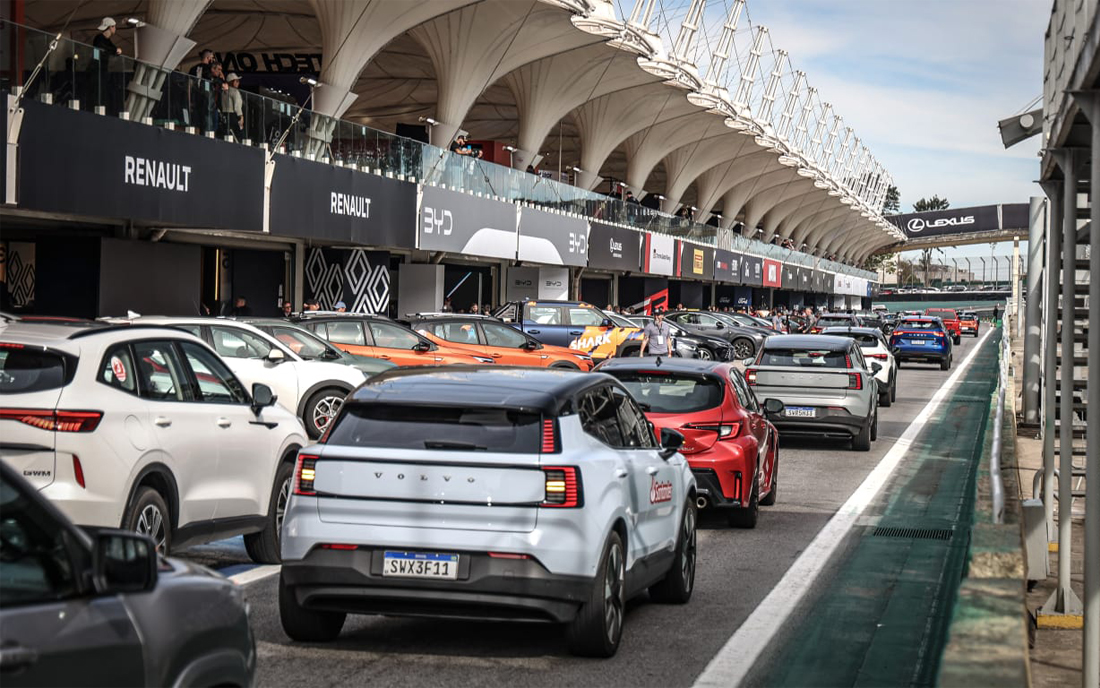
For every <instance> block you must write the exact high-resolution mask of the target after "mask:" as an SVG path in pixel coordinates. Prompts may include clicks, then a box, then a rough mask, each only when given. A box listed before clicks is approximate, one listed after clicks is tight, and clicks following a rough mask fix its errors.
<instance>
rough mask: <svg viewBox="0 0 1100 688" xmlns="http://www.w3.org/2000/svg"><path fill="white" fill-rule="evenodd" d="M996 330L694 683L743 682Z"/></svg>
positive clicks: (703, 686) (721, 686) (709, 687)
mask: <svg viewBox="0 0 1100 688" xmlns="http://www.w3.org/2000/svg"><path fill="white" fill-rule="evenodd" d="M992 333H993V330H992V329H989V330H986V333H985V336H983V337H982V338H981V339H979V340H978V346H976V347H974V350H973V351H971V352H970V354H969V355H968V356H967V357H966V360H965V361H963V363H962V365H960V366H958V367H957V368H956V369H955V372H954V374H952V375H951V377H949V378H947V381H946V382H945V383H944V384H943V385H942V386H941V387H940V388H939V390H937V391H936V393H935V394H934V395H932V398H931V399H929V400H928V403H927V404H925V406H924V408H923V409H921V411H920V413H918V414H917V416H916V417H915V418H914V419H913V422H912V423H910V424H909V427H907V428H906V429H905V432H904V433H902V435H901V437H899V438H898V440H897V441H896V442H895V443H894V446H892V447H890V450H889V451H888V452H886V456H884V457H882V460H881V461H879V463H878V465H877V466H875V469H874V470H873V471H871V473H870V474H869V475H868V476H867V477H866V478H865V479H864V480H863V483H862V484H860V486H859V487H858V488H856V491H855V492H853V493H852V496H851V497H849V498H848V501H846V502H845V503H844V505H843V506H841V507H840V510H839V511H837V512H836V514H835V515H834V516H833V517H832V518H831V519H829V522H828V523H826V524H825V527H824V528H822V529H821V532H819V533H818V534H817V537H815V538H814V539H813V541H812V542H810V544H809V546H808V547H806V549H805V551H803V552H802V554H801V556H799V557H798V559H796V560H795V562H794V564H792V565H791V568H790V569H788V570H787V573H786V574H784V575H783V578H781V579H780V580H779V583H777V584H776V586H775V587H774V588H772V591H771V592H770V593H768V596H767V597H765V598H764V600H763V601H762V602H761V603H760V605H759V606H758V607H757V608H756V609H755V610H754V611H753V613H752V614H750V615H749V618H748V619H746V620H745V623H743V624H741V627H740V628H738V629H737V631H736V632H735V633H734V634H733V635H732V636H730V639H729V640H727V641H726V644H725V645H723V646H722V649H721V650H719V651H718V654H716V655H714V658H713V659H711V660H710V663H709V664H708V665H707V668H706V669H704V670H703V673H701V674H699V677H698V678H696V679H695V687H694V688H730V687H731V686H738V685H740V684H741V682H742V681H744V680H745V677H746V676H747V675H748V673H749V670H750V669H752V667H753V665H754V664H756V661H757V659H759V658H760V655H761V654H762V653H763V652H764V650H765V649H766V648H767V647H768V645H769V644H770V643H771V641H772V639H773V638H774V637H775V636H776V634H777V633H778V632H779V629H781V628H782V627H783V625H784V624H785V623H786V622H787V618H788V617H789V616H790V615H791V613H792V612H794V610H795V608H796V607H797V606H798V603H799V602H800V601H801V600H802V598H803V597H804V596H805V595H806V593H807V592H808V591H809V589H810V587H811V586H812V585H813V583H814V580H815V579H816V578H817V576H818V575H819V574H820V573H821V571H822V569H824V568H825V565H826V564H827V563H828V561H829V558H830V557H832V555H833V553H834V552H835V551H836V549H837V547H838V546H839V545H840V543H841V541H843V540H844V537H845V536H846V535H847V534H848V531H849V530H851V528H852V526H853V525H855V523H856V521H857V520H858V519H859V517H860V515H862V514H863V511H864V510H865V509H866V508H867V506H868V505H870V504H871V502H873V501H874V499H875V497H876V496H877V495H878V493H879V491H880V490H881V489H882V487H883V486H884V485H885V484H886V481H887V480H888V479H889V478H890V475H891V474H892V473H893V472H894V469H895V468H897V466H898V464H899V463H901V460H902V459H903V458H905V455H906V454H907V453H908V452H909V447H910V446H911V445H912V444H913V440H915V439H916V437H917V435H918V434H919V433H920V432H921V430H923V429H924V426H925V425H926V424H927V422H928V419H929V418H930V417H931V416H932V414H933V413H935V412H936V409H938V408H939V406H940V404H941V403H942V402H943V400H944V399H945V398H946V397H947V395H948V393H949V392H950V391H951V390H952V389H953V388H954V387H955V385H956V383H958V381H959V378H960V377H962V374H963V373H964V372H966V369H967V368H968V367H970V363H971V362H972V361H973V360H974V357H975V356H976V355H977V353H978V351H980V350H981V348H982V345H983V344H985V340H986V338H987V337H989V335H990V334H992Z"/></svg>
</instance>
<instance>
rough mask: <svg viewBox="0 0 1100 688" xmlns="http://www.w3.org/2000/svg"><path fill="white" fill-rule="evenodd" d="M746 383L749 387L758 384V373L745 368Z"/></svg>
mask: <svg viewBox="0 0 1100 688" xmlns="http://www.w3.org/2000/svg"><path fill="white" fill-rule="evenodd" d="M745 382H746V383H747V384H749V385H755V384H756V371H755V370H754V369H752V368H745Z"/></svg>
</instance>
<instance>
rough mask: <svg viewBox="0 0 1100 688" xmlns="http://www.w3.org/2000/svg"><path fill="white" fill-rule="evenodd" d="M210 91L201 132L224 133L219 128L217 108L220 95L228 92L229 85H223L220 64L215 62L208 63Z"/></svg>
mask: <svg viewBox="0 0 1100 688" xmlns="http://www.w3.org/2000/svg"><path fill="white" fill-rule="evenodd" d="M210 89H211V91H210V94H211V95H210V99H209V100H208V101H207V103H206V128H205V129H204V130H203V131H204V132H206V131H213V132H215V133H224V131H223V130H222V126H221V117H220V113H219V109H220V108H219V106H220V103H221V98H222V95H223V94H224V93H225V92H226V91H228V90H229V84H227V83H225V75H224V74H223V73H222V63H221V62H218V61H216V60H215V61H214V62H211V63H210Z"/></svg>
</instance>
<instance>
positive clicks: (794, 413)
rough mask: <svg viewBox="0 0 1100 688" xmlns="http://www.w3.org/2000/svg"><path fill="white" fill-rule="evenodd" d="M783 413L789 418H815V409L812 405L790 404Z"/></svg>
mask: <svg viewBox="0 0 1100 688" xmlns="http://www.w3.org/2000/svg"><path fill="white" fill-rule="evenodd" d="M783 415H785V416H786V417H788V418H813V417H814V409H813V407H811V406H788V407H787V408H785V409H783Z"/></svg>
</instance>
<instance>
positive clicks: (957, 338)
mask: <svg viewBox="0 0 1100 688" xmlns="http://www.w3.org/2000/svg"><path fill="white" fill-rule="evenodd" d="M951 341H952V342H954V344H955V346H958V345H959V344H962V341H963V338H962V335H961V334H960V335H958V336H957V337H952V338H951Z"/></svg>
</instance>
